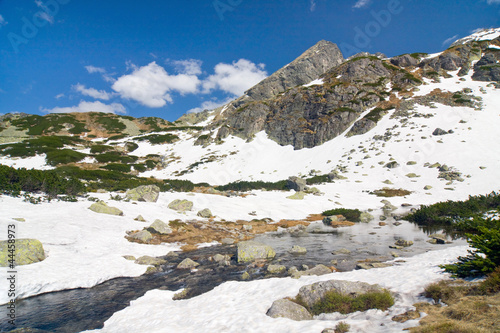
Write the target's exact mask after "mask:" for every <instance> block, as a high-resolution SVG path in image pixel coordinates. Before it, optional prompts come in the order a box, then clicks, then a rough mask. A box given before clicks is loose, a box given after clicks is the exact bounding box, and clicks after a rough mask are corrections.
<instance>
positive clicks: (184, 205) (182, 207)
mask: <svg viewBox="0 0 500 333" xmlns="http://www.w3.org/2000/svg"><path fill="white" fill-rule="evenodd" d="M168 208H170V209H172V210H176V211H178V212H185V211H190V210H192V209H193V202H191V201H189V200H179V199H176V200H174V201H172V202H171V203H169V204H168Z"/></svg>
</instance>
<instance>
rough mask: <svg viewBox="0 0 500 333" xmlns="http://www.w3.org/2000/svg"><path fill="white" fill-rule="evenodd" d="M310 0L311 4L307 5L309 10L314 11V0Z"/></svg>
mask: <svg viewBox="0 0 500 333" xmlns="http://www.w3.org/2000/svg"><path fill="white" fill-rule="evenodd" d="M310 1H311V6H310V7H309V10H310V11H311V12H314V11H315V10H316V0H310Z"/></svg>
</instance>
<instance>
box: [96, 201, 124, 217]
mask: <svg viewBox="0 0 500 333" xmlns="http://www.w3.org/2000/svg"><path fill="white" fill-rule="evenodd" d="M89 209H90V210H91V211H93V212H96V213H100V214H109V215H117V216H123V212H122V211H121V210H120V209H118V208H116V207H110V206H108V205H107V204H106V203H105V202H104V201H99V202H96V203H93V204H92V205H91V206H90V207H89Z"/></svg>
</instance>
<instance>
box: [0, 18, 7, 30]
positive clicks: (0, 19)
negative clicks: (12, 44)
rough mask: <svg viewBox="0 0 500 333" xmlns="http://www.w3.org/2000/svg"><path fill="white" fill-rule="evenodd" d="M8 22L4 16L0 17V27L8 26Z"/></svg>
mask: <svg viewBox="0 0 500 333" xmlns="http://www.w3.org/2000/svg"><path fill="white" fill-rule="evenodd" d="M7 23H8V22H7V21H5V19H4V18H3V16H2V15H0V27H3V26H4V25H7Z"/></svg>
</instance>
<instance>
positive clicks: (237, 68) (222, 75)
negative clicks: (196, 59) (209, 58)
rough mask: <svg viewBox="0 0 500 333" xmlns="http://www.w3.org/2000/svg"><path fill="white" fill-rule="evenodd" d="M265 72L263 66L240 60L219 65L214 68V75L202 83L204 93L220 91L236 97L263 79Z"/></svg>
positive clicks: (265, 75)
mask: <svg viewBox="0 0 500 333" xmlns="http://www.w3.org/2000/svg"><path fill="white" fill-rule="evenodd" d="M266 77H267V72H266V71H265V70H264V64H259V65H256V64H254V63H253V62H251V61H249V60H246V59H240V60H238V61H237V62H233V63H232V64H224V63H220V64H218V65H216V66H215V74H213V75H210V76H209V77H208V78H207V79H206V80H205V81H204V82H203V89H204V92H205V93H209V92H210V91H212V90H214V89H220V90H223V91H225V92H228V93H231V94H233V95H236V96H240V95H243V93H244V92H245V91H246V90H247V89H249V88H251V87H253V86H254V85H256V84H257V83H259V82H260V81H262V80H263V79H265V78H266Z"/></svg>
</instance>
